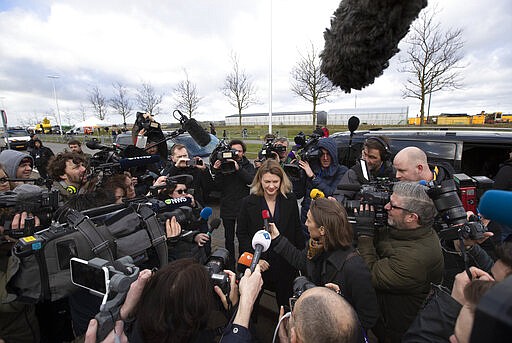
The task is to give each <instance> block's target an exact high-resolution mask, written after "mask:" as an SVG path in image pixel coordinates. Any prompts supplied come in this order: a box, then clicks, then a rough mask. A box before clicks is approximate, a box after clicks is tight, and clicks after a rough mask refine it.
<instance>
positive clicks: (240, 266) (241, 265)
mask: <svg viewBox="0 0 512 343" xmlns="http://www.w3.org/2000/svg"><path fill="white" fill-rule="evenodd" d="M253 259H254V256H253V255H252V254H251V253H250V252H247V251H246V252H244V253H243V254H242V255H240V257H239V258H238V263H237V266H236V276H237V277H236V279H237V280H240V279H241V278H242V277H243V276H244V273H245V270H246V269H247V268H250V267H251V263H252V260H253Z"/></svg>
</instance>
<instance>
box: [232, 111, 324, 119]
mask: <svg viewBox="0 0 512 343" xmlns="http://www.w3.org/2000/svg"><path fill="white" fill-rule="evenodd" d="M311 113H312V111H295V112H272V115H273V116H299V115H308V114H311ZM316 113H317V114H319V113H327V112H325V111H317V112H316ZM267 116H268V112H266V113H242V117H245V118H247V117H267ZM238 117H239V116H238V114H232V115H229V116H226V118H238Z"/></svg>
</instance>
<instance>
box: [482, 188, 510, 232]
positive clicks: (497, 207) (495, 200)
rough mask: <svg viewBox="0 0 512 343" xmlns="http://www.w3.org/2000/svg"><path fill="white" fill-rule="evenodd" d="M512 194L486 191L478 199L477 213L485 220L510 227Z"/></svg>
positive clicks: (500, 191) (495, 190) (494, 190)
mask: <svg viewBox="0 0 512 343" xmlns="http://www.w3.org/2000/svg"><path fill="white" fill-rule="evenodd" d="M510 204H512V192H511V191H502V190H497V189H493V190H488V191H487V192H485V193H484V195H483V196H482V198H480V203H479V204H478V212H479V213H480V214H481V215H483V216H484V217H485V218H487V219H490V220H494V221H497V222H498V223H500V224H503V225H509V226H510V225H512V213H511V211H510Z"/></svg>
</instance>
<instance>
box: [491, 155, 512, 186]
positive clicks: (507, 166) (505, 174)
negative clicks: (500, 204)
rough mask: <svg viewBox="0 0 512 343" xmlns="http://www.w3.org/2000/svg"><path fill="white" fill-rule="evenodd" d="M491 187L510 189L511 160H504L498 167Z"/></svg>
mask: <svg viewBox="0 0 512 343" xmlns="http://www.w3.org/2000/svg"><path fill="white" fill-rule="evenodd" d="M492 188H494V189H503V190H505V191H512V160H508V161H506V162H504V163H503V165H502V166H501V167H500V170H499V171H498V174H496V177H495V179H494V184H493V186H492Z"/></svg>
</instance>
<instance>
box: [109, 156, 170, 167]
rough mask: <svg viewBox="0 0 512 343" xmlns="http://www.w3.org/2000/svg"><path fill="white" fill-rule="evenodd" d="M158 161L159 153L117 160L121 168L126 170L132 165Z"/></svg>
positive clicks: (144, 164) (137, 165)
mask: <svg viewBox="0 0 512 343" xmlns="http://www.w3.org/2000/svg"><path fill="white" fill-rule="evenodd" d="M156 162H160V156H159V155H146V156H137V157H127V158H122V159H120V160H119V162H118V163H119V166H120V167H121V169H122V170H128V169H130V168H133V167H141V166H146V165H148V164H151V163H156Z"/></svg>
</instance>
